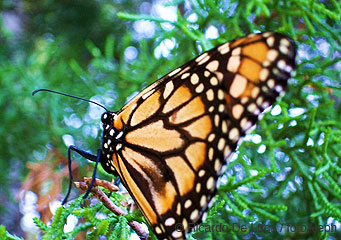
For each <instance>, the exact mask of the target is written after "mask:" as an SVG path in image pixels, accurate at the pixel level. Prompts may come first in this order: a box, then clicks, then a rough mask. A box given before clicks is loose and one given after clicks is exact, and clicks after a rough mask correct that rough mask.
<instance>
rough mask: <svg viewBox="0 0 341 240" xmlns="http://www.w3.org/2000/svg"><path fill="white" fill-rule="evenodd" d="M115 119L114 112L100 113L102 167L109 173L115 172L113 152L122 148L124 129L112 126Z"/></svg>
mask: <svg viewBox="0 0 341 240" xmlns="http://www.w3.org/2000/svg"><path fill="white" fill-rule="evenodd" d="M116 119H117V114H116V113H115V112H110V111H107V112H105V113H103V115H102V119H101V121H102V123H103V142H102V157H101V164H102V167H103V168H104V169H105V170H106V171H107V172H109V173H112V174H117V172H116V170H115V163H114V161H113V157H114V154H115V152H117V151H118V150H120V149H121V148H122V139H123V135H124V129H123V130H118V129H116V128H115V126H114V121H115V120H116Z"/></svg>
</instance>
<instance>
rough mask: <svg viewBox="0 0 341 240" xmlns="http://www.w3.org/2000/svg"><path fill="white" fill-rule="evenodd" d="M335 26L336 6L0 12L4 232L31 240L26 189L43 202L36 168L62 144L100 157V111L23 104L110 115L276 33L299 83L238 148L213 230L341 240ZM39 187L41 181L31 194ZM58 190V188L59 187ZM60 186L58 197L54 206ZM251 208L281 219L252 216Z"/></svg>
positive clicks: (190, 4) (128, 6) (127, 6)
mask: <svg viewBox="0 0 341 240" xmlns="http://www.w3.org/2000/svg"><path fill="white" fill-rule="evenodd" d="M119 12H120V14H119V15H118V13H119ZM127 13H130V14H140V15H129V14H127ZM340 14H341V12H340V3H339V2H338V1H299V0H295V1H294V0H291V1H266V0H251V1H233V0H229V1H227V0H226V1H213V0H205V1H204V0H203V1H173V2H172V1H139V0H131V1H129V0H128V1H127V0H123V1H116V0H100V1H91V0H72V1H61V0H60V1H51V0H38V1H20V0H18V1H6V0H4V1H1V2H0V112H1V118H0V136H1V138H0V182H1V190H0V224H3V225H4V226H6V230H7V231H8V232H10V233H12V234H16V235H18V236H26V237H27V238H28V237H29V238H32V239H35V236H36V232H37V230H32V229H31V228H30V226H31V225H29V224H28V222H27V221H28V220H29V219H32V217H33V216H38V217H39V216H40V217H42V213H43V212H44V211H38V212H39V214H40V215H39V214H38V215H35V214H37V211H33V213H32V212H31V215H30V214H29V215H27V209H26V210H25V207H26V208H27V204H26V205H25V204H24V202H25V201H24V200H25V197H24V196H25V195H24V194H23V193H21V189H22V183H23V182H24V181H25V180H26V185H25V186H29V188H30V190H32V189H35V188H36V189H35V190H36V191H34V190H33V192H35V194H36V195H35V197H33V199H34V198H38V199H39V196H40V195H43V194H46V192H49V191H50V190H51V188H53V187H56V186H54V185H53V183H54V184H55V183H56V182H57V181H56V182H53V181H52V180H51V179H49V176H40V175H39V174H40V173H44V171H41V172H39V174H38V173H37V172H35V173H33V172H34V171H32V168H33V169H34V168H37V167H39V166H43V165H39V164H43V163H44V162H46V161H48V160H51V161H52V162H53V161H55V162H57V163H56V164H55V165H52V167H51V169H52V170H51V171H52V172H57V173H58V172H59V173H60V172H63V169H64V168H65V165H66V162H65V156H66V152H67V145H69V144H70V143H73V144H75V145H77V146H78V147H80V148H82V149H84V150H89V151H92V152H94V153H95V152H96V149H97V148H98V147H100V139H101V125H100V117H101V113H102V112H103V109H101V108H99V107H97V106H94V105H91V104H90V105H89V104H88V103H86V102H82V101H78V100H75V99H70V98H66V97H62V96H58V95H52V94H48V93H39V94H37V95H36V96H34V97H32V96H31V93H32V91H33V90H35V89H37V88H50V89H54V90H58V91H61V92H66V93H69V94H73V95H76V96H80V97H85V98H89V99H91V100H93V101H96V102H99V103H101V104H103V105H105V106H106V107H107V108H109V109H111V110H115V111H116V110H119V109H120V108H121V107H122V106H123V105H124V103H125V102H126V101H127V99H128V98H129V97H131V96H132V94H134V93H136V92H138V91H140V90H142V89H143V88H144V87H145V86H147V85H148V84H150V83H152V82H154V81H155V80H157V79H158V78H160V77H161V76H162V75H164V74H166V73H167V72H169V71H170V70H172V69H174V68H176V67H178V66H179V65H181V64H183V63H185V62H186V61H188V60H190V59H192V58H193V57H194V56H196V55H198V54H199V53H200V52H202V51H204V50H208V49H209V48H211V47H213V46H216V45H218V44H219V43H222V42H225V41H228V40H232V39H233V38H236V37H239V36H243V35H245V34H247V33H249V32H259V31H279V32H282V33H285V34H287V35H289V36H290V37H291V38H293V39H294V40H295V41H296V43H297V46H298V58H297V63H298V68H297V74H296V76H295V77H294V78H293V80H291V82H290V85H289V87H288V93H287V94H286V96H285V97H284V98H282V99H281V100H280V101H279V103H278V105H277V111H275V110H274V111H272V112H270V113H268V114H266V115H265V119H264V120H262V122H261V123H260V125H259V127H257V129H256V132H255V133H254V134H253V135H252V136H253V138H252V137H251V138H249V139H248V140H247V141H245V142H244V143H243V145H242V146H241V147H240V148H239V150H238V151H239V155H238V157H237V156H236V158H235V159H234V161H233V163H232V164H230V165H229V168H228V170H227V172H226V174H225V180H226V181H225V185H223V186H222V187H221V190H220V191H219V194H218V195H219V197H218V198H217V200H216V202H217V203H220V205H219V204H218V205H217V206H220V207H217V209H215V210H214V211H213V212H211V215H209V216H211V218H209V219H208V221H213V218H212V216H215V214H218V215H219V216H220V219H221V221H223V222H224V223H233V222H235V221H236V219H242V220H243V221H246V222H250V221H251V220H250V218H249V217H251V216H252V217H255V218H254V219H258V220H260V219H263V222H267V220H268V221H270V222H271V221H273V222H276V221H277V222H278V221H286V222H289V223H298V222H304V223H308V222H313V223H318V224H330V223H335V224H337V226H338V228H339V230H338V232H337V233H333V234H330V235H329V234H326V233H323V234H322V233H313V234H307V235H299V234H297V233H296V232H294V233H286V234H283V235H280V236H281V237H293V238H295V237H296V238H297V237H298V238H299V237H304V238H306V237H307V238H309V237H310V238H315V237H320V238H331V239H337V236H340V222H341V210H340V209H341V207H340V203H341V190H340V184H341V178H340V175H341V170H340V169H341V164H340V156H341V153H340V151H341V150H340V149H341V143H340V142H341V140H340V136H341V130H340V125H341V123H340V116H341V107H340V95H341V94H340V88H341V86H340V79H341V78H340V77H341V76H340V70H341V63H340V51H339V50H340V35H341V34H340V32H341V31H340V30H341V29H340ZM278 108H279V109H280V110H279V111H278ZM271 113H272V114H271ZM255 136H256V138H257V139H260V140H259V141H258V140H255ZM49 154H50V155H49ZM50 158H51V159H50ZM75 158H76V159H77V161H76V162H77V167H78V171H79V172H78V174H79V176H91V170H92V167H91V166H90V167H89V166H88V165H89V164H88V163H87V162H86V161H84V159H81V158H79V157H78V158H77V157H75ZM28 162H31V163H32V164H33V165H29V166H31V168H30V167H29V166H27V163H28ZM35 164H36V165H35ZM49 166H50V165H49ZM36 170H37V171H38V170H39V169H36ZM40 170H41V169H40ZM252 171H253V172H252ZM29 173H33V174H32V175H31V177H28V176H30V175H29ZM38 175H39V177H40V180H41V179H43V180H44V179H47V180H46V181H43V183H42V182H39V181H38V182H39V183H37V182H34V179H35V177H37V178H39V177H38ZM264 176H265V177H264ZM27 179H29V180H31V182H27V181H28V180H27ZM54 180H55V179H54ZM59 180H60V181H59ZM58 182H59V184H62V183H66V182H67V175H65V174H64V175H63V174H62V175H61V178H60V179H58ZM65 186H66V184H64V185H62V186H58V187H56V189H59V187H60V188H61V191H59V192H58V193H55V194H57V195H56V196H55V197H56V198H57V199H58V200H60V199H62V197H63V195H62V193H65V192H66V188H65ZM241 186H242V187H244V188H240V187H241ZM37 189H38V190H37ZM245 189H248V191H246V192H245ZM250 189H252V190H251V192H252V194H250V193H249V192H250ZM26 190H27V189H26ZM243 191H244V192H243ZM47 198H48V197H47ZM29 199H31V198H29ZM50 200H51V201H52V200H54V199H50ZM29 201H31V200H29ZM32 201H33V200H32ZM35 201H37V200H35ZM46 201H47V203H49V200H46ZM33 202H34V201H33ZM259 202H260V203H263V202H264V203H266V204H274V203H276V204H279V205H281V207H278V208H277V209H276V207H274V206H272V205H254V204H253V203H259ZM38 203H39V200H38ZM38 205H39V204H38ZM40 205H41V203H40ZM269 206H270V207H269ZM271 206H272V208H271ZM283 206H286V208H285V207H283ZM36 207H37V204H32V205H31V206H30V207H29V208H33V209H34V208H36ZM47 207H48V205H47ZM230 209H232V210H233V211H232V214H231V211H230ZM250 209H251V213H250ZM288 209H289V210H288ZM278 211H279V212H280V213H278ZM270 212H271V213H270ZM272 214H274V215H272ZM230 215H231V216H230ZM49 216H50V215H49ZM245 216H247V217H245ZM273 216H275V217H273ZM276 217H277V218H276ZM264 219H267V220H264ZM32 224H33V223H32ZM33 225H34V224H33ZM260 235H261V237H262V238H267V237H268V235H266V234H260ZM226 236H228V237H233V238H235V239H237V238H243V237H245V236H243V235H238V234H234V233H228V235H226ZM226 236H225V237H226ZM202 237H203V236H201V235H198V239H202ZM204 237H207V238H208V239H211V238H212V239H217V238H216V237H217V236H216V235H214V234H213V235H204ZM252 237H254V236H253V235H252Z"/></svg>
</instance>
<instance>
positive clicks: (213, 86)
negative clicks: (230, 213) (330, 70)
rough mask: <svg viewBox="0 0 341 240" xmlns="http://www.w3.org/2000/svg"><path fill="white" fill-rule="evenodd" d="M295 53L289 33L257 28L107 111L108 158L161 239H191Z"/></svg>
mask: <svg viewBox="0 0 341 240" xmlns="http://www.w3.org/2000/svg"><path fill="white" fill-rule="evenodd" d="M294 58H295V47H294V45H293V43H292V42H291V41H290V40H289V39H288V38H286V37H285V36H283V35H280V34H277V33H263V34H250V35H248V36H246V37H243V38H239V39H236V40H234V41H232V42H229V43H225V44H222V45H220V46H218V47H216V48H214V49H212V50H210V51H208V52H206V53H203V54H202V55H200V56H198V57H197V58H195V59H193V60H191V61H190V62H188V63H187V64H185V65H183V66H182V67H180V68H178V69H175V70H174V71H172V72H171V73H169V74H167V75H166V76H165V77H163V78H161V79H160V80H159V81H157V82H156V83H154V84H152V85H151V86H149V87H147V88H146V89H145V90H143V91H142V92H141V93H140V94H139V95H137V96H136V97H135V98H134V99H133V100H131V101H130V102H129V103H128V104H127V105H126V106H125V107H123V108H122V110H121V111H119V112H118V113H109V112H108V113H107V115H104V116H105V117H104V120H103V124H104V134H103V135H104V138H103V153H104V155H103V156H104V158H103V160H101V162H102V165H105V169H112V170H116V171H117V172H118V174H119V176H120V177H121V179H122V182H123V183H124V185H125V186H126V188H127V190H128V191H129V193H130V194H131V195H132V197H133V198H134V200H135V201H136V203H137V205H138V206H139V208H140V209H141V211H142V213H143V214H144V216H145V217H146V219H147V220H148V222H149V223H150V225H151V226H152V228H153V229H154V232H155V233H156V235H157V236H158V238H159V239H169V238H170V239H178V238H184V237H185V235H186V233H187V232H188V231H189V230H190V227H193V226H194V225H195V224H198V223H200V222H201V221H202V219H203V217H204V216H205V213H206V211H207V210H208V206H209V203H210V202H211V201H212V200H213V197H214V195H215V193H216V187H217V182H218V179H219V177H220V176H221V174H222V172H223V170H222V169H223V167H224V166H225V165H226V164H227V159H228V158H229V157H230V155H231V154H232V152H233V151H234V150H235V149H236V147H237V143H238V140H239V139H240V138H241V137H242V136H244V135H245V132H246V131H247V130H248V129H250V128H251V127H252V126H253V125H254V124H255V123H256V121H257V120H258V117H259V115H260V113H261V112H262V111H263V110H264V109H265V108H267V107H268V106H270V105H272V104H273V103H274V101H275V99H276V97H277V96H278V95H279V94H280V93H281V92H283V90H284V88H285V86H286V84H287V80H288V78H289V77H290V74H291V72H292V71H293V70H294ZM109 171H110V170H109ZM179 224H181V226H182V228H183V229H182V231H179V230H178V227H179Z"/></svg>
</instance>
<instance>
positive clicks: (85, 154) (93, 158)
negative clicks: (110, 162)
mask: <svg viewBox="0 0 341 240" xmlns="http://www.w3.org/2000/svg"><path fill="white" fill-rule="evenodd" d="M71 151H75V152H76V153H78V154H79V155H81V156H82V157H84V158H86V159H88V160H90V161H93V162H96V165H95V170H94V172H93V178H92V181H91V183H90V186H89V188H88V191H87V192H86V194H85V195H84V198H86V197H87V196H88V195H89V193H90V191H91V187H92V186H93V184H94V181H95V176H96V172H97V165H98V162H99V161H100V159H101V154H102V151H101V150H100V149H99V150H98V152H97V156H95V155H93V154H91V153H89V152H86V151H84V150H81V149H79V148H77V147H75V146H72V145H71V146H69V149H68V168H69V189H68V192H67V194H66V196H65V198H64V200H63V202H62V205H64V204H65V203H66V201H67V199H68V197H69V195H70V192H71V188H72V182H73V178H72V169H71V161H72V160H71Z"/></svg>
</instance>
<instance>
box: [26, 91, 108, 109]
mask: <svg viewBox="0 0 341 240" xmlns="http://www.w3.org/2000/svg"><path fill="white" fill-rule="evenodd" d="M38 92H51V93H56V94H60V95H64V96H67V97H71V98H76V99H79V100H83V101H85V102H90V103H93V104H96V105H97V106H100V107H101V108H103V109H105V111H107V112H108V111H109V110H108V109H107V108H106V107H104V106H103V105H101V104H99V103H97V102H94V101H91V100H89V99H86V98H81V97H77V96H73V95H70V94H67V93H62V92H57V91H54V90H50V89H46V88H40V89H37V90H34V91H33V92H32V96H34V95H35V94H36V93H38Z"/></svg>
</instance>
